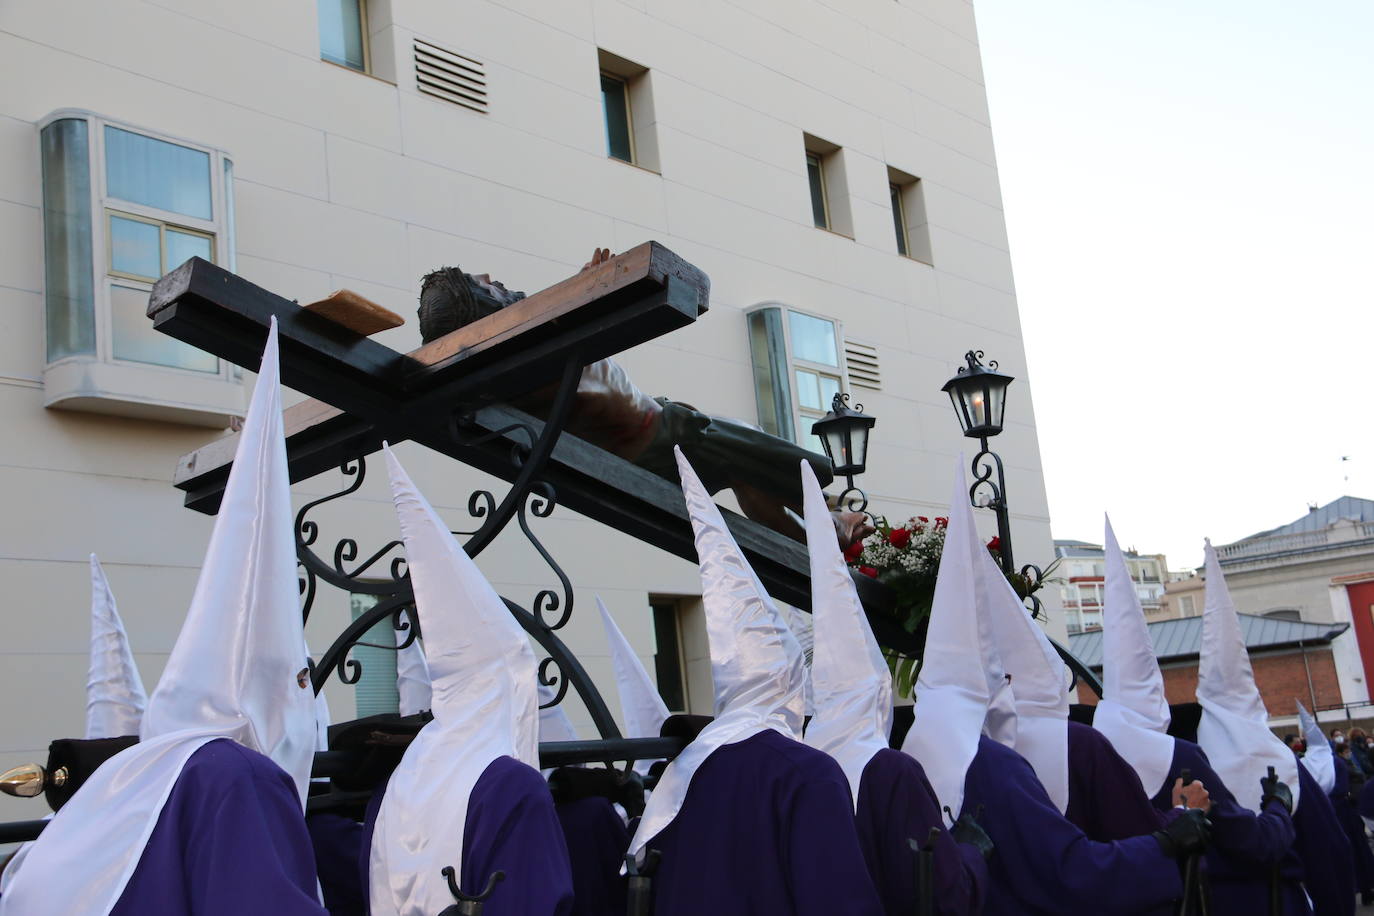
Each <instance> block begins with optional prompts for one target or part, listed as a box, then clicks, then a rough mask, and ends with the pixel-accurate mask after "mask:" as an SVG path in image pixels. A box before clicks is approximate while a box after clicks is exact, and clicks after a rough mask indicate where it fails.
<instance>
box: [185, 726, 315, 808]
mask: <svg viewBox="0 0 1374 916" xmlns="http://www.w3.org/2000/svg"><path fill="white" fill-rule="evenodd" d="M269 782H281V783H283V784H285V785H287V786H289V787H290V788H291V790H292V792H295V783H294V782H292V780H291V777H290V775H289V774H287V772H286V771H285V770H283V769H282V768H281V767H280V766H278V765H277V764H276V763H275V762H274V761H273V760H272V759H271V758H270V757H268V756H267V755H266V754H261V753H259V752H258V751H255V750H253V749H252V748H249V747H244V746H243V745H242V744H239V743H238V742H237V741H235V740H233V739H232V738H216V739H215V740H213V741H207V742H206V743H205V744H203V745H201V746H200V747H199V748H198V749H197V750H196V751H195V753H193V754H192V755H191V756H190V758H188V759H187V761H186V765H185V766H184V767H182V768H181V776H180V777H178V779H177V783H178V784H179V785H183V786H185V785H188V784H192V783H203V784H205V785H207V786H210V787H213V788H214V789H215V790H216V793H217V794H218V793H222V792H223V791H224V790H225V789H227V788H229V787H237V786H239V785H247V786H250V787H252V786H259V785H262V784H265V783H269Z"/></svg>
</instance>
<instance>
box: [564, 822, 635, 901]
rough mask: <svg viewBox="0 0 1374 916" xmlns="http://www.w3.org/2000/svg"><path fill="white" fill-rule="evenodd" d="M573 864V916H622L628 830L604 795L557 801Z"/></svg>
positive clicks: (570, 862) (570, 860) (565, 839)
mask: <svg viewBox="0 0 1374 916" xmlns="http://www.w3.org/2000/svg"><path fill="white" fill-rule="evenodd" d="M556 807H557V810H558V821H559V823H560V824H561V825H562V827H563V839H564V841H565V842H566V844H567V847H568V861H569V864H570V865H571V867H572V884H573V908H572V916H625V889H626V879H625V878H623V877H621V875H620V866H621V864H622V863H623V862H624V861H625V850H626V849H628V848H629V845H630V834H629V833H628V832H627V831H626V829H625V822H624V821H622V820H621V819H620V815H619V814H616V811H615V807H614V806H613V805H612V804H611V803H610V802H609V801H607V800H606V799H604V798H579V799H577V800H576V801H570V802H563V803H562V804H560V805H557V806H556Z"/></svg>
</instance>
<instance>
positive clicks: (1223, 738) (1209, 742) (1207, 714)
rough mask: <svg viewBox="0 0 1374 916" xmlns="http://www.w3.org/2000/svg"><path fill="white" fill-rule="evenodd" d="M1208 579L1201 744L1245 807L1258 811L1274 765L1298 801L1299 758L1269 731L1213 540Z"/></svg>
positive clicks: (1201, 681)
mask: <svg viewBox="0 0 1374 916" xmlns="http://www.w3.org/2000/svg"><path fill="white" fill-rule="evenodd" d="M1205 552H1206V563H1205V566H1204V568H1205V570H1206V576H1207V580H1206V582H1205V583H1204V585H1205V589H1206V602H1205V609H1204V611H1203V613H1202V656H1201V659H1200V660H1199V662H1198V672H1197V701H1198V703H1200V704H1201V705H1202V719H1201V721H1200V722H1198V727H1197V743H1198V744H1200V745H1202V750H1203V751H1204V752H1205V753H1206V754H1207V758H1208V759H1209V760H1210V761H1211V762H1212V768H1213V769H1214V770H1216V772H1217V775H1218V776H1220V777H1221V781H1222V782H1223V783H1225V784H1226V787H1227V788H1229V789H1230V790H1231V792H1232V793H1233V794H1234V795H1235V796H1236V801H1238V802H1239V803H1240V804H1241V805H1243V806H1244V807H1246V808H1248V809H1250V810H1251V811H1256V812H1258V811H1259V810H1260V799H1261V795H1262V793H1261V792H1260V784H1259V783H1260V779H1261V778H1263V777H1264V775H1265V774H1266V772H1267V768H1268V767H1270V766H1272V767H1273V768H1274V770H1275V772H1276V773H1277V774H1278V777H1279V779H1281V780H1283V781H1284V782H1285V783H1287V784H1288V788H1289V790H1290V791H1291V792H1292V793H1293V810H1294V811H1296V810H1297V809H1298V805H1299V804H1300V798H1299V797H1300V795H1301V792H1300V788H1301V787H1300V786H1299V784H1298V760H1297V758H1296V757H1294V756H1293V752H1292V751H1290V750H1289V749H1288V747H1287V745H1285V744H1284V743H1283V741H1282V740H1281V739H1280V738H1279V737H1278V736H1277V735H1275V734H1274V733H1273V732H1272V731H1270V730H1269V712H1268V710H1266V709H1265V706H1264V700H1263V698H1262V697H1261V696H1260V692H1259V689H1258V688H1257V687H1256V686H1255V675H1254V672H1253V670H1252V669H1251V667H1250V654H1249V652H1248V651H1247V649H1246V647H1245V637H1244V635H1243V634H1242V633H1241V631H1240V621H1239V620H1238V619H1237V618H1236V606H1235V604H1234V603H1233V602H1232V601H1231V593H1230V591H1229V590H1228V589H1227V588H1226V579H1225V577H1224V576H1223V575H1222V573H1221V563H1220V562H1219V561H1218V560H1217V552H1216V550H1214V549H1213V548H1212V542H1211V541H1207V543H1206V548H1205Z"/></svg>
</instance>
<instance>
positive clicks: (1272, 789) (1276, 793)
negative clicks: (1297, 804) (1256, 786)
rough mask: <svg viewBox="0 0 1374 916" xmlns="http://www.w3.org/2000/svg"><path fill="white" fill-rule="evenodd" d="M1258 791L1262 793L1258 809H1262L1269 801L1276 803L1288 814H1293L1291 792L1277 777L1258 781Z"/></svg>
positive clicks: (1267, 777)
mask: <svg viewBox="0 0 1374 916" xmlns="http://www.w3.org/2000/svg"><path fill="white" fill-rule="evenodd" d="M1260 791H1261V792H1262V793H1264V794H1263V795H1262V796H1261V797H1260V807H1264V806H1265V805H1267V804H1268V803H1269V802H1271V801H1277V802H1279V803H1280V804H1281V805H1283V809H1284V810H1285V811H1287V812H1288V813H1289V814H1292V813H1293V792H1292V790H1291V789H1289V788H1288V784H1287V783H1284V782H1280V781H1279V777H1278V776H1277V775H1274V776H1265V777H1263V778H1262V779H1260Z"/></svg>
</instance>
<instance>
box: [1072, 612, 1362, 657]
mask: <svg viewBox="0 0 1374 916" xmlns="http://www.w3.org/2000/svg"><path fill="white" fill-rule="evenodd" d="M1236 617H1238V618H1239V619H1240V630H1241V633H1242V634H1243V635H1244V636H1245V646H1246V648H1247V649H1250V650H1251V651H1254V650H1256V649H1277V648H1281V647H1284V646H1296V645H1297V644H1298V643H1299V642H1302V643H1304V644H1306V645H1309V646H1314V645H1321V644H1323V643H1329V642H1330V641H1331V640H1333V639H1335V638H1336V637H1337V636H1340V635H1341V634H1342V633H1344V632H1345V631H1346V630H1348V629H1349V628H1350V624H1348V623H1308V622H1306V621H1301V620H1280V619H1278V618H1274V617H1259V616H1256V615H1254V614H1237V615H1236ZM1146 629H1147V630H1149V633H1150V642H1151V644H1152V645H1153V646H1154V650H1155V656H1156V657H1157V658H1158V659H1159V660H1160V661H1162V662H1168V661H1181V660H1184V659H1189V658H1196V657H1197V654H1198V652H1199V650H1200V649H1201V647H1202V617H1200V616H1199V617H1181V618H1179V619H1176V620H1161V621H1159V622H1157V623H1152V624H1149V625H1148V626H1147V627H1146ZM1069 651H1070V652H1072V653H1073V654H1074V655H1075V656H1077V658H1078V659H1079V661H1081V662H1083V664H1085V665H1087V666H1088V667H1089V668H1101V667H1102V631H1101V630H1093V631H1091V632H1088V633H1076V634H1074V635H1073V636H1070V637H1069Z"/></svg>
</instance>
